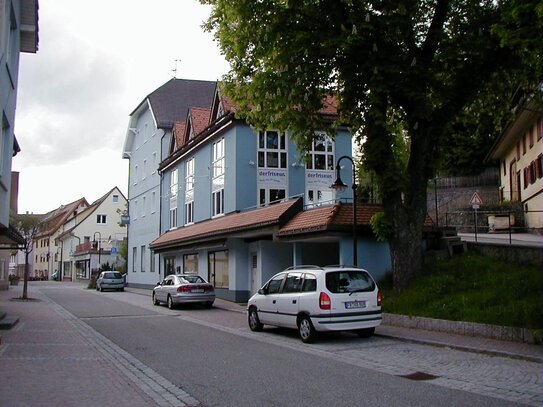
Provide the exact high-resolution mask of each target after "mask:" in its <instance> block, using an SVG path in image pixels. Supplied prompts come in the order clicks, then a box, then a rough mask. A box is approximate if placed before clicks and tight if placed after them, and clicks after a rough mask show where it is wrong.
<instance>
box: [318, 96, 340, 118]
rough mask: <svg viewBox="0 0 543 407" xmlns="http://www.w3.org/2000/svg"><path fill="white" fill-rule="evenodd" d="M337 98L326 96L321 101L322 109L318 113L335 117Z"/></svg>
mask: <svg viewBox="0 0 543 407" xmlns="http://www.w3.org/2000/svg"><path fill="white" fill-rule="evenodd" d="M337 106H338V103H337V98H336V97H335V96H334V95H326V96H325V97H324V99H323V101H322V108H321V109H320V110H319V113H321V114H324V115H331V116H334V115H337Z"/></svg>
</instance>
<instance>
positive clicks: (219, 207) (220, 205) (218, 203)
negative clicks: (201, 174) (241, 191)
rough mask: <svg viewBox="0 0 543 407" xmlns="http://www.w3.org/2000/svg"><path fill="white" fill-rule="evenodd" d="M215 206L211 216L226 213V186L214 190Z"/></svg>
mask: <svg viewBox="0 0 543 407" xmlns="http://www.w3.org/2000/svg"><path fill="white" fill-rule="evenodd" d="M212 199H213V203H212V204H213V208H212V211H211V216H218V215H222V214H224V188H222V189H219V190H217V191H213V194H212Z"/></svg>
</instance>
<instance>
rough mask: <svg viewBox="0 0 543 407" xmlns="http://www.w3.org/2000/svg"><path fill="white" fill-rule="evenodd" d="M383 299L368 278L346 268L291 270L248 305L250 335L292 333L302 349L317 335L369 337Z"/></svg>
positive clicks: (273, 280) (379, 317) (363, 272)
mask: <svg viewBox="0 0 543 407" xmlns="http://www.w3.org/2000/svg"><path fill="white" fill-rule="evenodd" d="M381 301H382V296H381V292H380V291H379V288H378V287H377V284H376V283H375V281H374V280H373V278H372V277H371V276H370V274H369V273H368V272H367V271H366V270H364V269H360V268H354V267H346V266H327V267H318V266H296V267H290V268H288V269H286V270H285V271H282V272H281V273H278V274H276V275H275V276H273V277H272V278H271V279H270V280H268V282H267V283H266V284H264V286H263V287H262V288H261V289H260V290H258V293H256V294H255V295H253V296H252V297H251V298H250V299H249V302H248V303H247V318H248V323H249V328H250V329H251V330H252V331H260V330H262V327H263V326H264V325H274V326H280V327H286V328H296V329H297V330H298V335H299V336H300V339H301V340H302V341H303V342H305V343H311V342H313V341H314V340H315V338H316V336H317V335H318V332H326V331H355V332H357V333H358V334H359V335H360V336H362V337H369V336H371V335H373V333H374V332H375V327H376V326H378V325H380V324H381V320H382V315H381Z"/></svg>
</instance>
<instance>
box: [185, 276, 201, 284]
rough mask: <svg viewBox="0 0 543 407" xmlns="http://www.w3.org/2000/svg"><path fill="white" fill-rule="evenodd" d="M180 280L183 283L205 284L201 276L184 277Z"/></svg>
mask: <svg viewBox="0 0 543 407" xmlns="http://www.w3.org/2000/svg"><path fill="white" fill-rule="evenodd" d="M180 279H181V282H182V283H205V281H204V279H203V278H202V277H200V276H182V277H181V278H180Z"/></svg>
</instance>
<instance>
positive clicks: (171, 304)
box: [168, 295, 175, 309]
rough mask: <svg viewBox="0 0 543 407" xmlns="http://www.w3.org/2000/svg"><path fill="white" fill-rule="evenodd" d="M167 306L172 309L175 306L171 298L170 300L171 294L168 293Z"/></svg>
mask: <svg viewBox="0 0 543 407" xmlns="http://www.w3.org/2000/svg"><path fill="white" fill-rule="evenodd" d="M168 308H169V309H174V308H175V305H174V304H173V300H172V297H171V295H168Z"/></svg>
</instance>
